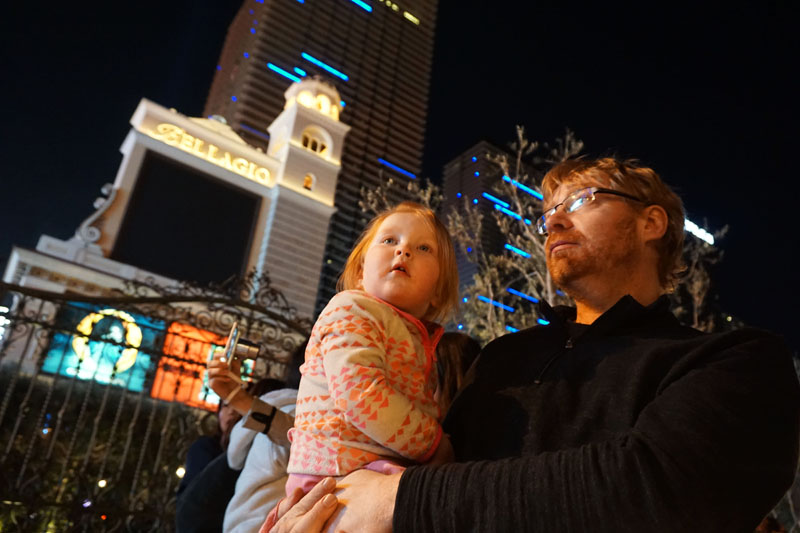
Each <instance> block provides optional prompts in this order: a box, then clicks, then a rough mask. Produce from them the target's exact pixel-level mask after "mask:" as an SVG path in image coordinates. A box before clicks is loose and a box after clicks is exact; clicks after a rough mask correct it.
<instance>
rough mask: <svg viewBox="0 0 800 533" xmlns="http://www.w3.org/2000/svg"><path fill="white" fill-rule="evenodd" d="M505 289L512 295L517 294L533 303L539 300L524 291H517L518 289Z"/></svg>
mask: <svg viewBox="0 0 800 533" xmlns="http://www.w3.org/2000/svg"><path fill="white" fill-rule="evenodd" d="M506 290H507V291H508V292H510V293H511V294H513V295H514V296H519V297H520V298H525V299H526V300H528V301H530V302H533V303H535V304H538V303H539V300H537V299H536V298H534V297H533V296H528V295H527V294H525V293H524V292H519V291H518V290H516V289H506Z"/></svg>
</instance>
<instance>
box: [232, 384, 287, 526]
mask: <svg viewBox="0 0 800 533" xmlns="http://www.w3.org/2000/svg"><path fill="white" fill-rule="evenodd" d="M296 398H297V390H296V389H279V390H274V391H272V392H268V393H266V394H263V395H262V396H261V397H260V398H259V399H260V400H261V401H262V402H264V403H267V404H269V405H271V406H274V407H276V408H277V409H279V410H280V411H282V412H284V413H286V414H289V415H291V416H294V409H295V400H296ZM244 424H245V420H244V419H242V420H240V421H239V422H238V423H237V424H236V426H234V428H233V431H232V432H231V440H230V444H229V445H228V466H230V467H231V468H233V469H234V470H241V471H242V473H241V474H240V475H239V479H238V480H237V481H236V492H235V493H234V495H233V498H231V501H230V502H229V503H228V508H227V509H226V510H225V521H224V523H223V528H222V531H223V532H224V533H250V532H255V531H258V529H259V527H261V524H262V523H263V522H264V518H265V517H266V515H267V513H268V512H269V510H270V509H272V508H273V507H274V506H275V505H276V504H277V503H278V501H279V500H280V499H281V498H282V497H283V496H284V494H285V488H284V487H285V486H286V479H287V477H288V476H287V474H286V465H287V464H288V462H289V447H288V446H285V445H281V444H278V443H276V442H274V441H273V440H272V439H270V437H269V436H268V435H266V434H264V433H261V432H257V431H254V430H253V429H248V428H246V427H245V426H244ZM287 444H288V442H287Z"/></svg>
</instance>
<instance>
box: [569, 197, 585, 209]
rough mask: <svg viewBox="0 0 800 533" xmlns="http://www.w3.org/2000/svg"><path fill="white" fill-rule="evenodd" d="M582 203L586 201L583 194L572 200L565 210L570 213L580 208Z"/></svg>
mask: <svg viewBox="0 0 800 533" xmlns="http://www.w3.org/2000/svg"><path fill="white" fill-rule="evenodd" d="M584 203H586V197H585V196H581V197H578V198H576V199H575V201H574V202H572V203H571V204H569V207H568V208H567V212H568V213H572V212H573V211H577V210H578V209H580V208H581V207H582V206H583V204H584Z"/></svg>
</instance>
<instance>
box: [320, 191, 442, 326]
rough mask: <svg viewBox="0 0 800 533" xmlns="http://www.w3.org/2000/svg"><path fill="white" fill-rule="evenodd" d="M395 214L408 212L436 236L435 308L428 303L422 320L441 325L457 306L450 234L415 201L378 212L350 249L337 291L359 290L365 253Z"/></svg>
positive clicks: (433, 214) (437, 219)
mask: <svg viewBox="0 0 800 533" xmlns="http://www.w3.org/2000/svg"><path fill="white" fill-rule="evenodd" d="M396 213H410V214H412V215H416V216H418V217H419V218H421V219H422V220H423V221H424V222H425V223H426V224H428V225H429V226H430V228H431V229H433V233H434V234H435V235H436V253H437V256H438V257H437V259H438V260H439V279H438V280H437V281H436V290H435V293H434V301H435V302H436V303H437V305H436V306H435V307H434V306H433V304H431V306H430V308H429V309H428V312H427V313H426V314H425V316H424V317H423V318H425V319H427V320H432V321H436V322H443V321H445V320H446V319H447V318H448V317H449V316H450V314H451V313H453V312H454V311H455V310H456V308H457V307H458V266H457V265H456V254H455V250H454V249H453V241H452V240H451V239H450V233H448V231H447V228H446V227H445V226H444V224H442V222H441V221H440V220H439V218H438V217H437V216H436V214H435V213H434V212H433V211H432V210H431V209H430V208H428V207H425V206H424V205H420V204H418V203H415V202H403V203H401V204H399V205H397V206H395V207H393V208H391V209H387V210H386V211H383V212H382V213H379V214H378V216H376V217H375V218H373V219H372V220H371V221H370V222H369V224H367V227H366V228H365V229H364V232H363V233H362V234H361V237H359V239H358V242H357V243H356V245H355V247H353V251H352V252H350V256H349V257H348V258H347V263H345V265H344V271H343V272H342V275H341V276H340V277H339V282H338V283H337V284H336V289H337V290H339V291H346V290H352V289H358V288H360V287H361V278H362V277H363V274H364V256H365V255H366V253H367V249H368V248H369V245H370V244H372V240H373V239H374V238H375V234H376V233H377V232H378V228H379V227H380V225H381V223H382V222H383V221H384V220H386V219H387V218H388V217H389V216H391V215H394V214H396Z"/></svg>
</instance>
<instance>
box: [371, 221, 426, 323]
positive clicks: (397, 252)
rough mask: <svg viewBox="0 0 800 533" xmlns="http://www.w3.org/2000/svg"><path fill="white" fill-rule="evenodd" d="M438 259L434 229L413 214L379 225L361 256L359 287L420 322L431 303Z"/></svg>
mask: <svg viewBox="0 0 800 533" xmlns="http://www.w3.org/2000/svg"><path fill="white" fill-rule="evenodd" d="M438 281H439V255H438V249H437V242H436V234H435V233H434V231H433V228H431V227H429V225H428V224H426V223H425V221H424V220H423V219H422V218H421V217H419V216H417V215H415V214H413V213H394V214H392V215H389V216H388V217H386V219H384V221H383V222H381V225H380V226H379V227H378V231H377V232H376V233H375V237H374V239H373V240H372V242H371V243H370V244H369V247H368V248H367V252H366V254H365V255H364V264H363V268H362V274H361V287H362V288H363V289H364V291H366V292H367V293H368V294H370V295H372V296H375V297H377V298H380V299H381V300H384V301H386V302H389V303H390V304H392V305H393V306H395V307H397V308H399V309H402V310H403V311H405V312H406V313H410V314H411V315H413V316H415V317H417V318H422V317H424V316H425V314H426V313H427V312H428V309H429V308H430V306H431V305H434V306H435V305H436V304H437V302H435V301H434V297H435V293H436V283H437V282H438Z"/></svg>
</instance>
